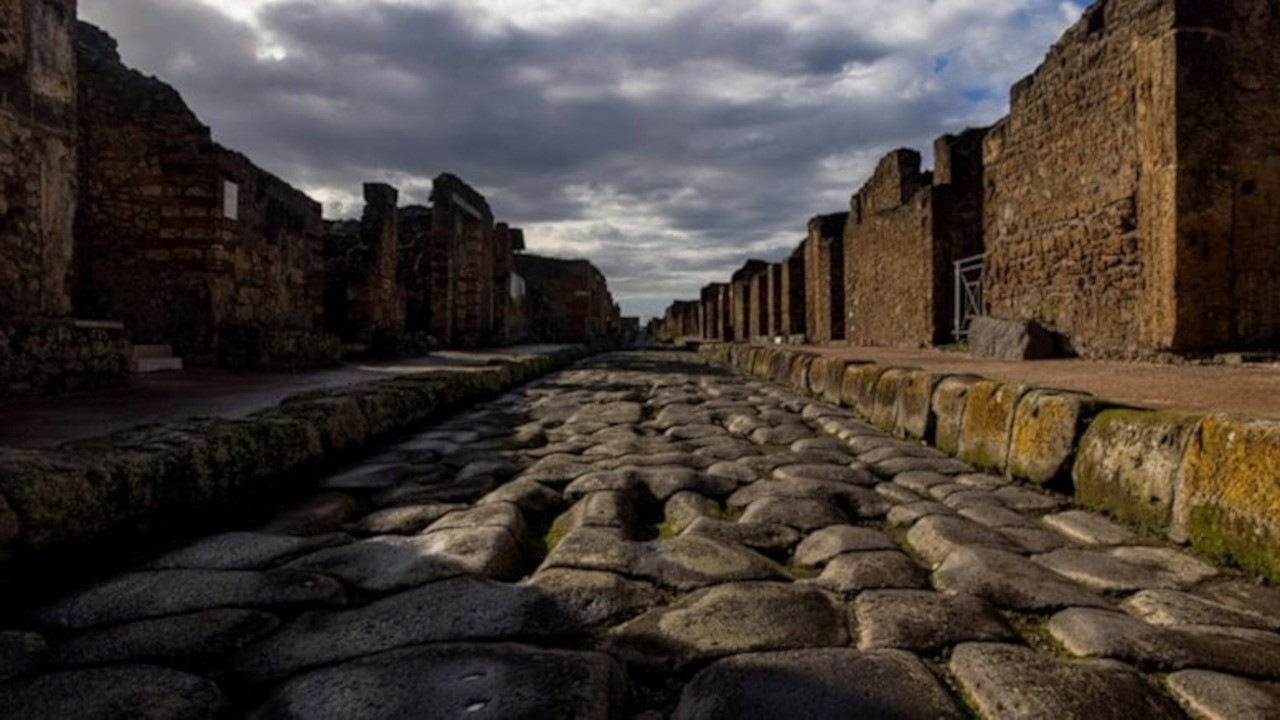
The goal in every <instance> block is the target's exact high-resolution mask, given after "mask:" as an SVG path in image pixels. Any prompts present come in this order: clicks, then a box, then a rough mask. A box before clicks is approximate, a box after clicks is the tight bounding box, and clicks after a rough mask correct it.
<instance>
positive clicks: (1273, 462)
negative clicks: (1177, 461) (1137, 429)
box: [1174, 415, 1280, 580]
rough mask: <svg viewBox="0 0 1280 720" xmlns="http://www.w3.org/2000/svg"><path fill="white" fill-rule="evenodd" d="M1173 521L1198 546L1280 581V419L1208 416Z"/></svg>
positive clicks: (1194, 442) (1192, 449)
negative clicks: (1182, 528)
mask: <svg viewBox="0 0 1280 720" xmlns="http://www.w3.org/2000/svg"><path fill="white" fill-rule="evenodd" d="M1174 518H1175V523H1179V524H1181V525H1182V526H1183V527H1185V529H1186V535H1187V538H1188V539H1189V540H1190V541H1191V542H1192V544H1193V545H1195V546H1196V547H1197V548H1200V549H1201V550H1203V551H1205V552H1207V553H1210V554H1212V555H1215V556H1217V557H1218V558H1220V559H1224V560H1229V561H1234V562H1236V563H1237V564H1239V565H1240V566H1241V567H1243V568H1245V569H1246V570H1249V571H1252V572H1256V573H1260V574H1262V575H1264V576H1267V577H1269V578H1271V579H1272V580H1280V421H1275V420H1253V419H1247V418H1237V417H1232V416H1229V415H1210V416H1207V417H1205V418H1204V420H1203V421H1202V422H1201V424H1200V429H1199V432H1198V433H1197V434H1196V435H1195V436H1194V437H1193V438H1192V439H1191V442H1190V443H1188V445H1187V451H1186V455H1185V457H1184V459H1183V463H1182V484H1181V487H1180V488H1179V492H1178V498H1177V501H1176V503H1175V505H1174Z"/></svg>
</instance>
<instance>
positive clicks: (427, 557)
mask: <svg viewBox="0 0 1280 720" xmlns="http://www.w3.org/2000/svg"><path fill="white" fill-rule="evenodd" d="M523 563H524V557H523V555H522V554H521V551H520V546H519V545H518V544H517V543H516V540H515V538H514V537H513V536H512V534H511V532H510V531H508V530H507V529H506V528H502V527H472V528H451V529H446V530H438V531H434V532H431V533H429V534H426V535H415V536H408V537H406V536H402V535H388V536H381V537H373V538H369V539H367V540H361V541H359V542H356V543H352V544H351V545H345V546H343V547H338V548H332V549H329V550H321V551H319V552H316V553H312V554H311V555H306V556H303V557H301V558H298V559H297V560H294V561H293V562H292V563H290V564H289V565H288V567H289V568H291V569H294V570H309V571H315V572H322V573H325V574H326V575H332V576H334V577H336V578H339V579H340V580H342V581H344V582H347V583H350V584H352V585H355V586H356V587H359V588H360V589H362V590H365V591H367V592H386V591H388V590H396V589H399V588H407V587H413V586H415V585H421V584H422V583H426V582H431V581H433V580H442V579H444V578H450V577H454V576H457V575H464V574H473V575H484V576H486V577H492V578H502V579H512V578H515V577H518V576H519V574H520V569H521V567H522V565H523Z"/></svg>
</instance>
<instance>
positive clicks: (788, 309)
mask: <svg viewBox="0 0 1280 720" xmlns="http://www.w3.org/2000/svg"><path fill="white" fill-rule="evenodd" d="M804 278H805V274H804V246H803V244H802V245H801V246H800V247H798V248H796V250H795V251H794V252H792V253H791V255H790V256H788V257H787V259H786V261H785V262H783V264H782V290H781V293H780V295H781V298H780V301H781V303H782V305H781V310H780V313H781V320H782V325H781V327H780V328H779V330H778V334H779V335H782V336H784V337H792V336H796V335H801V336H803V335H804V334H805V315H806V311H805V281H804Z"/></svg>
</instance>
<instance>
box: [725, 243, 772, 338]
mask: <svg viewBox="0 0 1280 720" xmlns="http://www.w3.org/2000/svg"><path fill="white" fill-rule="evenodd" d="M766 267H768V264H767V263H765V262H764V261H763V260H748V261H747V262H746V263H745V264H744V265H743V266H742V267H741V268H740V269H739V270H738V271H737V272H735V273H734V274H733V277H731V278H730V280H729V296H730V297H729V302H730V307H731V316H732V336H733V339H734V340H739V341H750V340H751V338H752V337H753V335H752V331H753V329H759V322H760V321H759V319H758V316H757V319H756V320H755V321H754V322H755V323H756V324H755V327H754V328H753V327H752V322H753V321H752V313H755V312H757V305H756V302H755V299H754V298H753V297H752V294H751V281H752V279H753V278H754V277H755V276H756V275H757V274H759V273H762V272H764V270H765V268H766Z"/></svg>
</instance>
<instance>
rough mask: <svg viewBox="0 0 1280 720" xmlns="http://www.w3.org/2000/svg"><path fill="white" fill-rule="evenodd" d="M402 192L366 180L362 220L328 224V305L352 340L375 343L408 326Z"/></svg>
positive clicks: (333, 324)
mask: <svg viewBox="0 0 1280 720" xmlns="http://www.w3.org/2000/svg"><path fill="white" fill-rule="evenodd" d="M399 196H400V193H399V191H397V190H396V189H395V188H393V187H391V186H390V185H384V184H381V183H365V185H364V201H365V206H364V212H363V214H362V215H361V217H360V220H359V221H339V222H335V223H330V224H329V231H328V233H327V234H326V237H325V257H326V269H327V279H326V290H325V291H326V295H327V297H326V299H325V307H326V310H327V312H328V322H329V328H330V330H331V331H333V332H336V333H337V334H339V335H340V336H341V337H342V338H343V340H346V341H348V342H354V343H360V344H363V345H372V344H374V342H375V340H376V339H378V336H379V335H380V334H386V333H392V334H397V333H400V332H402V331H403V330H404V328H405V309H406V306H407V299H406V293H405V290H404V288H403V285H402V284H401V273H400V271H399V267H400V264H401V261H402V256H403V251H402V247H401V243H400V240H399V221H398V217H397V203H398V201H399Z"/></svg>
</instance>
